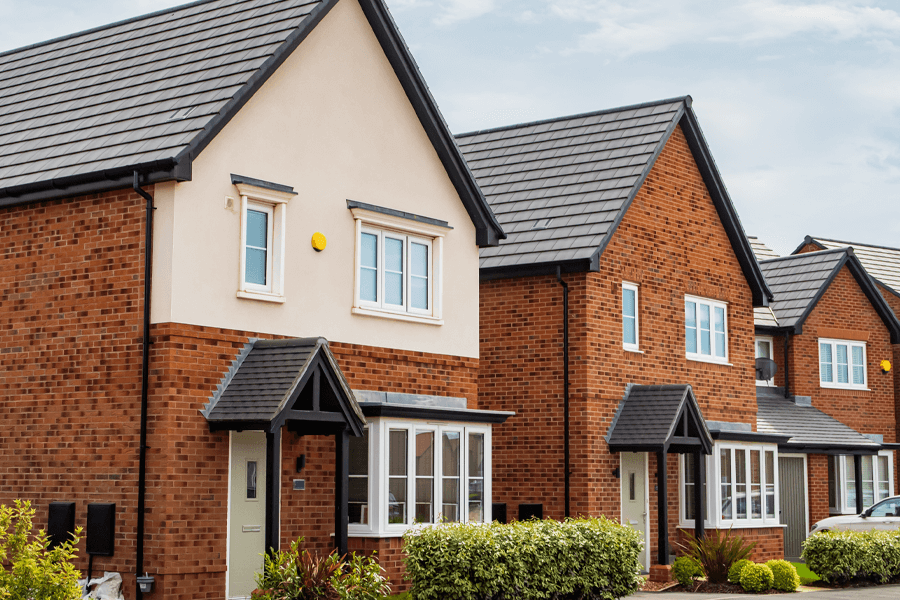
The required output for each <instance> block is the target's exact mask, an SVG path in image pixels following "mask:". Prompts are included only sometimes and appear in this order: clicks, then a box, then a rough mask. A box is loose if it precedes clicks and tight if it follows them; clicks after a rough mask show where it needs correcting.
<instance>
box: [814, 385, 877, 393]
mask: <svg viewBox="0 0 900 600" xmlns="http://www.w3.org/2000/svg"><path fill="white" fill-rule="evenodd" d="M819 387H820V388H822V389H823V390H850V391H852V392H871V391H872V390H870V389H869V388H867V387H855V386H849V385H826V384H824V383H819Z"/></svg>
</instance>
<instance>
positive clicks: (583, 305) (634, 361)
mask: <svg viewBox="0 0 900 600" xmlns="http://www.w3.org/2000/svg"><path fill="white" fill-rule="evenodd" d="M564 278H565V280H566V282H567V283H568V285H569V289H570V297H569V309H570V315H569V327H570V361H571V362H570V377H571V389H570V417H571V428H572V429H571V460H572V503H571V512H572V514H573V515H579V514H584V515H600V514H605V515H607V516H610V517H614V518H618V517H619V516H620V497H619V490H620V481H619V480H618V479H616V478H615V477H614V475H613V470H614V469H615V468H616V467H618V466H619V458H618V457H617V456H615V455H610V454H609V452H608V449H607V446H606V442H605V435H606V434H607V432H608V430H609V426H610V424H611V421H612V418H613V415H614V414H615V411H616V408H617V407H618V406H619V403H620V401H621V399H622V397H623V395H624V393H625V386H626V384H627V383H637V384H668V383H690V384H691V385H693V387H694V393H695V395H696V396H697V399H698V401H699V402H700V406H701V410H702V411H703V414H704V416H705V417H706V418H707V419H711V420H721V421H737V422H743V423H751V424H753V425H754V426H755V421H756V395H755V394H756V390H755V385H754V379H753V367H752V365H753V358H754V350H753V338H754V330H753V310H752V298H751V291H750V288H749V286H748V285H747V283H746V280H745V279H744V276H743V273H742V271H741V269H740V265H739V264H738V262H737V258H736V257H735V255H734V252H733V251H732V249H731V244H730V242H729V240H728V238H727V235H726V233H725V229H724V227H723V226H722V225H721V222H720V221H719V217H718V214H717V213H716V210H715V207H714V205H713V203H712V200H711V198H710V196H709V193H708V192H707V190H706V188H705V186H704V184H703V180H702V177H701V175H700V172H699V170H698V169H697V167H696V164H695V163H694V161H693V158H692V156H691V153H690V150H689V148H688V146H687V142H686V140H685V138H684V135H683V133H682V132H681V130H680V129H677V130H676V131H675V133H673V135H672V137H671V139H670V141H669V142H668V143H667V145H666V148H665V149H664V150H663V152H662V154H661V155H660V157H659V159H658V160H657V163H656V164H655V166H654V167H653V169H652V171H651V173H650V175H649V176H648V178H647V180H646V181H645V183H644V185H643V187H642V188H641V190H640V191H639V193H638V195H637V197H636V198H635V200H634V202H633V204H632V206H631V207H630V208H629V210H628V212H627V213H626V215H625V217H624V219H623V220H622V222H621V224H620V226H619V228H618V230H617V232H616V233H615V235H614V237H613V238H612V240H611V241H610V243H609V245H608V246H607V248H606V249H605V251H604V253H603V255H602V256H601V259H600V271H599V272H598V273H579V274H571V275H566V276H565V277H564ZM623 280H624V281H631V282H635V283H638V284H639V285H640V292H639V311H640V348H641V350H642V351H643V352H644V353H643V354H637V353H632V352H626V351H624V350H623V349H622V328H621V314H622V312H621V310H622V309H621V285H622V281H623ZM685 294H692V295H697V296H701V297H707V298H713V299H718V300H723V301H727V302H728V303H729V305H728V322H729V325H728V345H729V362H730V363H731V365H728V366H725V365H714V364H709V363H702V362H696V361H688V360H686V359H685V357H684V295H685ZM562 318H563V315H562V288H561V286H560V285H559V284H558V283H557V281H556V278H555V277H553V276H545V277H527V278H518V279H506V280H495V281H487V282H484V283H482V285H481V370H480V372H479V397H480V404H481V407H482V408H491V409H496V410H514V411H516V416H515V417H512V418H511V419H510V420H509V421H507V423H505V424H503V425H500V426H498V427H495V428H494V431H493V450H494V453H493V461H494V462H493V465H494V479H493V493H494V497H493V499H494V501H495V502H506V503H508V507H507V510H508V513H509V515H510V516H513V517H514V516H515V515H516V514H517V507H518V504H520V503H530V502H541V503H543V504H544V515H545V516H550V517H553V518H560V517H562V516H563V512H564V504H563V435H562V432H563V408H562V406H563V390H562V388H563V377H562V353H563V348H562V330H563V322H562ZM651 460H652V459H651ZM673 460H674V457H673ZM654 472H655V471H654V468H651V470H650V476H651V481H650V485H651V486H653V485H654V482H653V481H652V479H653V474H654ZM674 473H677V471H674ZM673 477H674V474H673ZM651 489H652V487H651ZM671 490H672V492H671V495H670V507H671V506H673V503H674V507H675V508H672V510H676V511H677V497H678V496H677V490H678V488H677V480H673V483H672V484H671ZM650 504H651V506H650V513H651V514H650V519H651V523H655V522H656V504H655V501H654V500H653V499H652V498H651V502H650ZM675 523H676V521H674V520H673V527H674V524H675ZM654 535H655V534H654ZM654 544H655V542H654ZM654 548H655V546H654Z"/></svg>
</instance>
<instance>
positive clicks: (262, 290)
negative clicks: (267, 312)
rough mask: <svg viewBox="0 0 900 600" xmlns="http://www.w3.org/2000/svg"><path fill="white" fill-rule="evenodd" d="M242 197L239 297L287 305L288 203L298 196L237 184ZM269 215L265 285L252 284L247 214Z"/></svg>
mask: <svg viewBox="0 0 900 600" xmlns="http://www.w3.org/2000/svg"><path fill="white" fill-rule="evenodd" d="M235 187H237V189H238V193H239V194H240V196H241V242H240V259H239V261H238V264H239V269H240V273H239V274H238V282H239V283H238V290H237V297H238V298H245V299H249V300H262V301H265V302H276V303H284V301H285V298H284V262H285V252H284V246H285V238H286V228H287V224H286V222H287V204H288V202H289V201H290V199H291V198H293V197H294V195H295V194H293V193H289V192H279V191H277V190H271V189H268V188H262V187H259V186H255V185H250V184H246V183H238V184H235ZM248 210H255V211H259V212H264V213H266V214H267V215H268V223H267V224H268V232H267V239H266V243H267V248H266V283H265V285H258V284H254V283H250V282H248V281H247V279H246V275H247V211H248Z"/></svg>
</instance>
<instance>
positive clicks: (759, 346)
mask: <svg viewBox="0 0 900 600" xmlns="http://www.w3.org/2000/svg"><path fill="white" fill-rule="evenodd" d="M756 358H768V359H769V360H775V353H774V345H773V343H772V338H770V337H758V338H756ZM756 385H761V386H768V387H772V386H774V385H775V378H774V377H773V378H772V379H768V380H765V381H760V380H759V379H757V380H756Z"/></svg>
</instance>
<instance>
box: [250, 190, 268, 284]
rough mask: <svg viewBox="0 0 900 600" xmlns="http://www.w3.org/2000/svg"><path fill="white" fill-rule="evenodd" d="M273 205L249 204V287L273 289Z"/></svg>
mask: <svg viewBox="0 0 900 600" xmlns="http://www.w3.org/2000/svg"><path fill="white" fill-rule="evenodd" d="M273 212H274V211H273V210H272V207H271V206H264V205H261V204H256V203H253V204H248V205H247V243H246V246H245V251H246V253H247V255H246V260H245V271H244V281H245V282H246V283H247V286H248V287H253V288H259V289H260V290H263V291H271V289H272V253H271V251H270V249H271V247H272V221H273V219H272V214H273Z"/></svg>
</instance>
